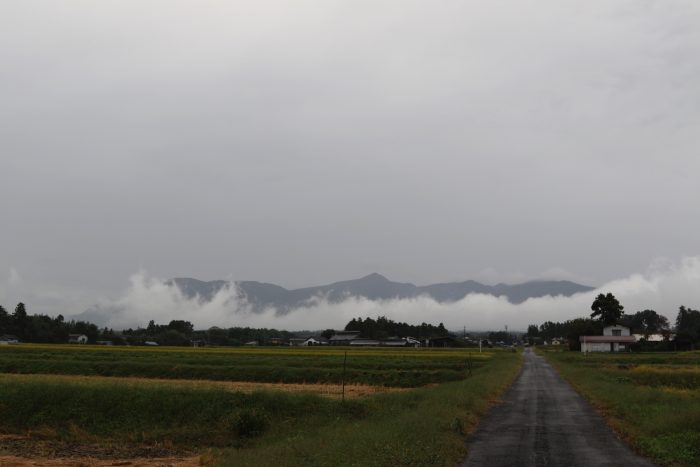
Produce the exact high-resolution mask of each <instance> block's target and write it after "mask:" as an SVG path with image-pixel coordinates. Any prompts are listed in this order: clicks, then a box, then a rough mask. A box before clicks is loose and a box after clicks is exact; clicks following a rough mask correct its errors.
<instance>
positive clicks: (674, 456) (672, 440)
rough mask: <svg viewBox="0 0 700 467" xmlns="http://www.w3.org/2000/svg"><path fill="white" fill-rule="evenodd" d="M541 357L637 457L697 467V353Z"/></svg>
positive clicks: (699, 363) (699, 431) (699, 375)
mask: <svg viewBox="0 0 700 467" xmlns="http://www.w3.org/2000/svg"><path fill="white" fill-rule="evenodd" d="M543 353H544V354H545V355H546V357H547V359H548V360H549V361H550V362H551V363H552V364H553V365H554V366H555V367H556V368H557V370H558V371H559V372H560V374H561V375H562V376H563V377H564V378H565V379H567V380H568V381H569V382H570V383H571V384H572V385H573V386H574V387H575V388H576V389H577V390H578V391H579V392H581V393H582V394H583V395H584V396H585V397H587V398H588V399H589V400H590V401H591V402H592V403H593V404H594V405H595V406H596V407H598V408H600V410H601V411H602V412H603V413H604V414H605V416H606V417H607V419H608V421H609V423H610V425H611V426H612V427H613V428H614V429H615V430H616V431H617V432H618V433H619V434H620V435H621V436H622V437H624V438H625V439H626V440H627V441H628V442H629V443H630V444H631V445H632V446H633V447H634V448H635V449H636V450H638V451H639V452H640V453H641V454H643V455H645V456H647V457H650V458H652V459H653V460H655V461H656V462H658V463H660V464H662V465H670V466H696V465H700V352H682V353H681V352H678V353H676V352H665V353H614V354H607V353H601V354H587V355H584V354H581V353H579V352H566V351H547V352H543Z"/></svg>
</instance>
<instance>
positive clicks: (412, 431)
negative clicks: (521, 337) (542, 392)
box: [220, 352, 522, 466]
mask: <svg viewBox="0 0 700 467" xmlns="http://www.w3.org/2000/svg"><path fill="white" fill-rule="evenodd" d="M521 361H522V357H521V354H519V353H517V354H516V353H511V352H502V353H501V352H499V353H496V354H495V355H493V358H492V359H490V360H489V362H488V364H487V365H483V366H482V367H480V368H479V369H478V370H477V371H475V372H474V373H473V375H472V376H471V377H469V378H467V379H464V380H462V381H457V382H449V383H445V384H440V385H437V386H432V387H425V388H419V389H415V390H412V391H409V392H403V393H394V394H382V395H378V396H374V397H371V398H366V399H362V400H361V402H360V403H361V407H362V410H359V411H356V410H357V408H349V410H348V414H347V415H346V416H345V417H339V418H337V419H335V420H328V419H327V420H325V421H324V423H319V424H298V425H296V426H294V427H292V428H291V429H285V430H280V431H276V432H270V433H269V434H268V435H266V436H264V437H262V438H261V439H259V440H258V441H257V442H256V443H255V444H254V445H249V446H243V447H239V448H230V449H226V450H223V451H222V452H221V453H220V460H221V463H222V464H223V465H232V466H234V465H235V466H248V465H250V466H257V465H280V466H298V465H334V466H351V465H367V466H373V465H376V466H395V465H406V466H411V465H415V466H443V465H454V464H456V463H457V462H458V461H459V460H460V459H461V458H463V457H464V455H465V438H464V437H465V434H466V433H468V432H469V431H471V430H472V429H473V428H474V427H475V426H476V423H477V421H478V419H479V417H480V416H481V415H483V414H484V413H485V412H486V410H487V409H488V408H489V407H490V406H491V405H492V404H493V403H495V402H496V401H497V400H498V397H499V395H500V394H501V393H502V392H503V391H504V390H505V389H506V388H507V387H508V386H509V385H510V383H511V382H512V381H513V379H514V378H515V377H516V375H517V373H518V370H519V368H520V364H521Z"/></svg>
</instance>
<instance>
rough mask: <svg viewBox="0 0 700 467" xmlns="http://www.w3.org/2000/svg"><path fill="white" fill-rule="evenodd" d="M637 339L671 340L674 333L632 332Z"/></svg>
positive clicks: (650, 340) (651, 340) (652, 340)
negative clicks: (647, 333) (646, 333)
mask: <svg viewBox="0 0 700 467" xmlns="http://www.w3.org/2000/svg"><path fill="white" fill-rule="evenodd" d="M632 335H633V336H634V338H635V339H637V341H640V340H642V339H646V341H647V342H663V341H665V340H670V341H672V340H673V339H675V338H676V335H675V334H672V333H667V334H659V333H657V334H649V335H646V336H645V335H644V334H632Z"/></svg>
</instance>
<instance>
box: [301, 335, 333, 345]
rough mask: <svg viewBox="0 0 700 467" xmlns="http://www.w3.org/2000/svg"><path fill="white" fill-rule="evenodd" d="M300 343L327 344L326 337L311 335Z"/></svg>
mask: <svg viewBox="0 0 700 467" xmlns="http://www.w3.org/2000/svg"><path fill="white" fill-rule="evenodd" d="M301 345H305V346H313V345H328V339H326V338H325V337H321V336H313V337H309V338H307V339H306V340H305V341H304V342H303V343H302V344H301Z"/></svg>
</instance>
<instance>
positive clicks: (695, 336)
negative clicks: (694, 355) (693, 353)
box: [676, 306, 700, 345]
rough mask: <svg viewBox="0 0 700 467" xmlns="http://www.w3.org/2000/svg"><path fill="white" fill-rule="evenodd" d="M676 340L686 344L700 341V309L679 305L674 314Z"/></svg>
mask: <svg viewBox="0 0 700 467" xmlns="http://www.w3.org/2000/svg"><path fill="white" fill-rule="evenodd" d="M676 334H677V336H676V340H677V341H680V342H686V343H688V344H691V345H692V344H693V343H698V342H700V311H698V310H693V309H691V308H686V307H685V306H681V307H680V308H679V310H678V316H676Z"/></svg>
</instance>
